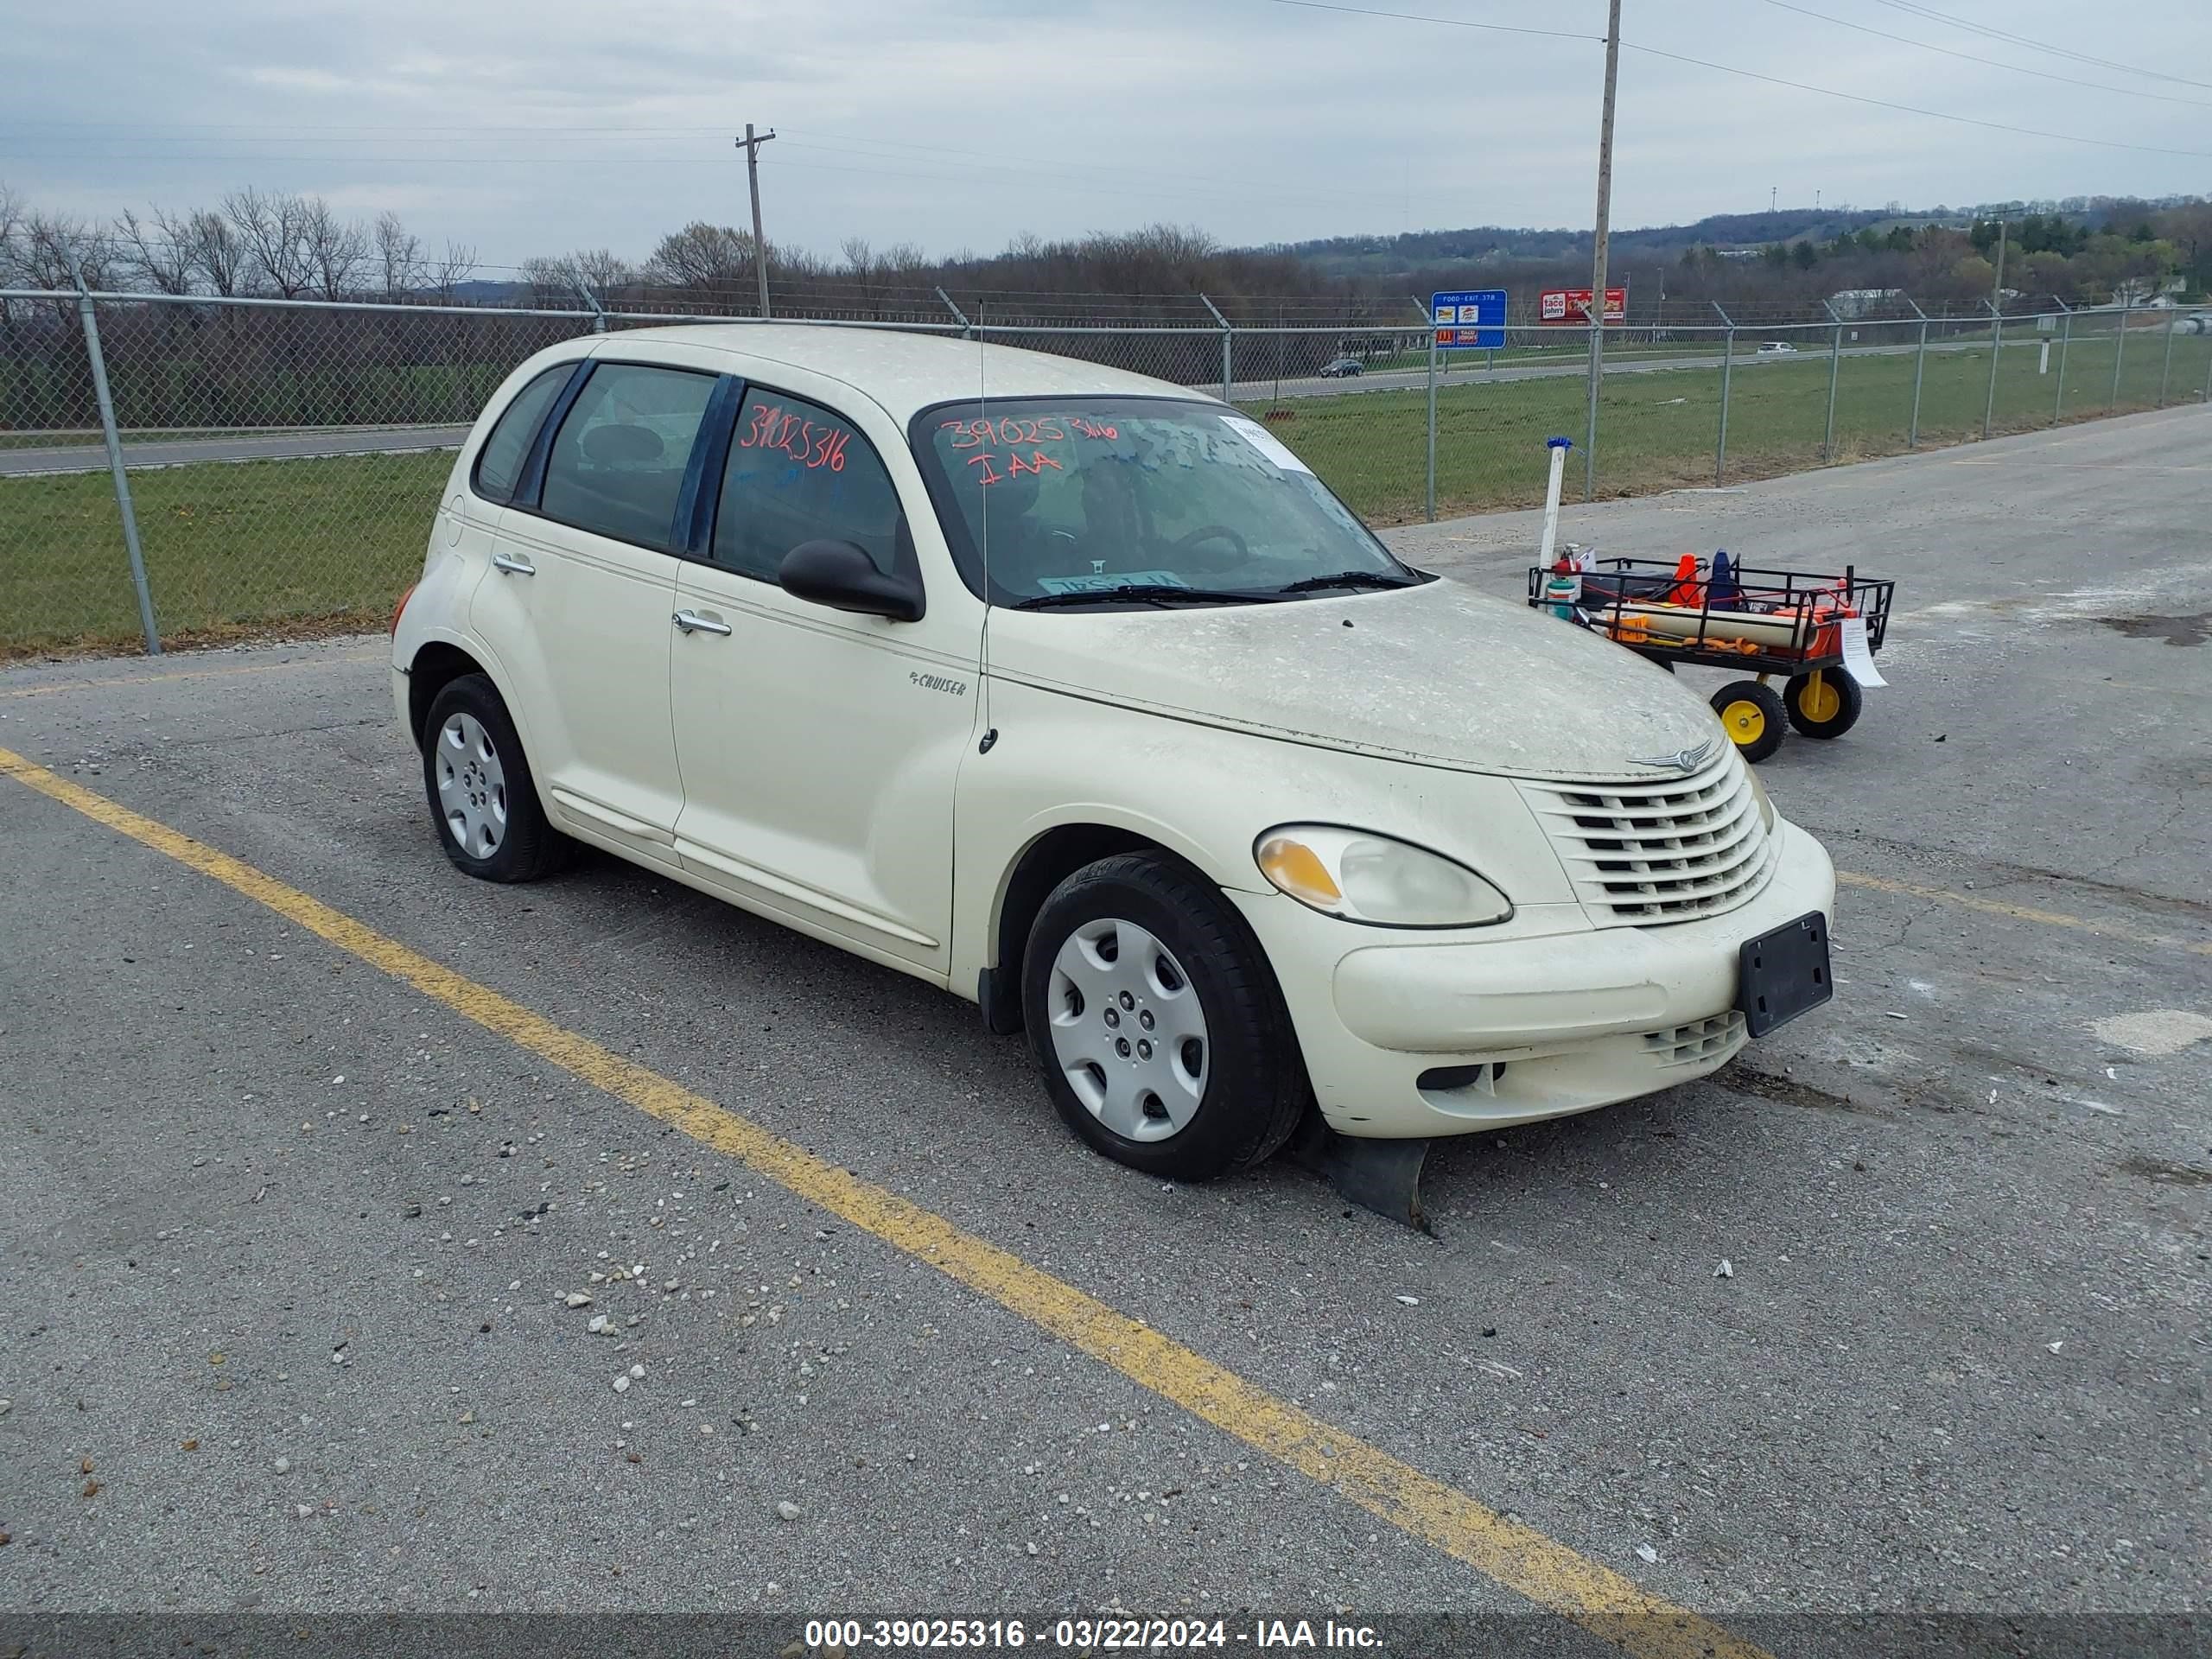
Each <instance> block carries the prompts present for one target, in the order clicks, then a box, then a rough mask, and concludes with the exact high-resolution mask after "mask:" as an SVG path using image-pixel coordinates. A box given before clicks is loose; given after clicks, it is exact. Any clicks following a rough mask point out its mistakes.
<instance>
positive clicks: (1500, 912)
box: [1252, 823, 1513, 927]
mask: <svg viewBox="0 0 2212 1659" xmlns="http://www.w3.org/2000/svg"><path fill="white" fill-rule="evenodd" d="M1252 856H1253V859H1254V861H1255V862H1257V863H1258V865H1259V867H1260V874H1262V875H1264V876H1266V877H1267V878H1268V881H1269V882H1270V883H1271V884H1273V886H1274V887H1275V889H1276V890H1277V891H1278V892H1281V893H1288V894H1289V895H1290V896H1291V897H1292V898H1294V899H1297V900H1298V902H1299V903H1300V904H1301V905H1307V906H1312V907H1313V909H1315V910H1318V911H1319V912H1322V913H1323V914H1325V915H1328V916H1336V917H1340V918H1343V919H1344V920H1345V921H1348V922H1365V923H1368V924H1370V925H1373V926H1376V927H1480V926H1483V925H1486V924H1488V923H1491V922H1502V921H1503V920H1504V919H1505V918H1507V917H1509V916H1510V915H1511V914H1512V913H1513V904H1512V901H1511V900H1510V899H1507V898H1506V896H1505V895H1504V894H1503V893H1500V892H1499V891H1498V890H1497V888H1496V887H1492V886H1491V884H1490V883H1489V882H1487V881H1485V880H1483V879H1482V877H1480V876H1479V875H1477V874H1475V873H1474V872H1473V871H1472V870H1471V869H1468V868H1465V866H1464V865H1460V864H1455V863H1453V862H1452V861H1451V860H1450V859H1448V858H1446V857H1445V856H1444V855H1442V854H1440V853H1432V852H1430V851H1429V850H1428V849H1427V848H1424V847H1415V846H1412V845H1410V844H1409V843H1408V842H1402V841H1395V840H1393V839H1391V838H1390V837H1389V836H1377V835H1373V834H1370V833H1369V832H1368V831H1366V830H1363V829H1339V828H1338V827H1336V826H1335V825H1333V824H1325V823H1286V824H1282V825H1281V826H1279V827H1278V828H1275V829H1270V830H1268V832H1267V833H1266V834H1265V835H1263V836H1261V837H1260V838H1259V840H1258V841H1257V842H1255V843H1254V845H1253V849H1252Z"/></svg>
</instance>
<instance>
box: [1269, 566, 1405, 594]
mask: <svg viewBox="0 0 2212 1659" xmlns="http://www.w3.org/2000/svg"><path fill="white" fill-rule="evenodd" d="M1412 586H1413V583H1411V582H1408V581H1407V580H1406V579H1405V578H1404V577H1403V576H1394V575H1389V574H1387V573H1386V572H1384V571H1381V570H1335V571H1332V572H1331V573H1330V574H1329V575H1325V576H1307V577H1306V578H1305V579H1304V580H1302V581H1300V582H1291V583H1289V584H1288V585H1287V586H1286V587H1282V588H1276V589H1275V591H1276V592H1277V593H1279V594H1314V593H1319V592H1320V591H1321V590H1322V589H1323V588H1410V587H1412Z"/></svg>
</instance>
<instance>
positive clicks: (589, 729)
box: [470, 360, 721, 857]
mask: <svg viewBox="0 0 2212 1659" xmlns="http://www.w3.org/2000/svg"><path fill="white" fill-rule="evenodd" d="M720 384H721V382H720V381H719V380H718V378H717V377H716V376H715V374H713V373H712V372H702V371H699V370H695V369H690V368H684V367H680V366H676V365H664V364H658V363H646V362H610V361H605V360H598V361H594V363H593V365H592V366H591V370H590V372H589V373H588V376H587V377H586V378H584V379H583V380H582V382H581V384H578V385H571V386H570V387H569V389H568V390H567V391H565V392H564V393H563V398H562V400H561V402H560V403H559V404H556V406H555V408H554V409H553V410H552V414H551V418H550V421H549V422H548V423H547V425H546V427H545V428H544V429H543V431H542V432H541V433H540V435H539V436H538V440H537V445H536V447H535V448H534V449H533V451H532V453H531V457H530V460H529V461H528V462H527V463H526V466H525V469H524V477H523V479H522V480H521V483H520V484H519V486H518V489H517V491H516V495H515V499H514V500H513V501H512V503H511V504H510V505H508V507H507V508H506V510H505V513H504V514H503V515H502V517H501V519H500V523H499V532H498V537H499V540H498V547H497V549H496V553H495V557H494V560H493V569H492V570H491V572H490V573H489V574H488V575H486V576H485V578H484V579H483V581H482V582H480V584H479V585H478V587H477V589H476V594H475V599H474V604H473V606H472V608H471V614H470V620H471V622H472V624H473V625H474V628H475V630H476V632H478V633H479V634H480V636H482V637H483V638H484V639H485V640H486V643H487V644H489V645H491V646H492V647H493V650H494V651H495V652H497V654H498V656H499V659H500V662H501V664H502V665H503V666H504V668H505V672H506V675H507V677H508V681H509V684H510V689H511V690H512V694H513V696H514V698H515V700H516V701H517V702H518V704H519V706H518V708H516V709H514V711H513V712H514V714H515V715H516V718H517V721H518V723H519V724H520V726H521V728H522V732H523V737H524V742H525V744H526V745H527V746H528V748H529V753H530V759H531V766H532V767H533V769H534V770H535V771H536V772H537V778H538V782H539V785H540V786H541V788H542V789H543V791H544V792H545V793H546V794H547V795H548V796H549V797H550V798H551V802H552V804H553V807H554V810H555V811H556V815H558V816H560V817H564V818H567V819H569V820H570V821H572V822H575V823H579V824H581V825H582V827H584V828H587V829H592V830H595V831H597V832H598V833H600V834H601V835H602V836H607V837H608V838H609V839H611V840H613V841H615V842H619V843H620V844H622V845H625V846H628V847H632V848H634V849H638V850H641V851H645V852H648V853H658V855H660V856H662V857H667V856H670V853H669V849H670V848H671V843H672V841H673V836H674V830H675V826H676V818H677V811H678V810H679V809H680V808H681V806H682V804H683V786H682V784H681V782H680V780H679V779H678V777H677V766H676V740H675V734H674V732H673V730H672V728H671V723H670V718H669V708H668V670H669V640H670V635H671V632H672V630H671V626H670V623H669V617H670V614H671V612H672V611H673V610H674V608H675V599H676V570H677V557H676V552H675V550H676V549H677V546H679V545H680V544H681V539H682V531H681V530H680V529H679V525H682V526H683V527H685V528H688V524H689V517H690V508H691V503H692V500H693V499H694V495H695V493H696V488H697V478H696V467H695V466H694V465H693V458H694V452H695V451H696V448H697V447H698V442H699V437H700V433H701V429H702V426H703V425H704V423H705V422H706V417H707V413H708V410H709V405H710V404H712V403H713V402H714V400H715V392H716V389H717V386H718V385H720Z"/></svg>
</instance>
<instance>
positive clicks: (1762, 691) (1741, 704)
mask: <svg viewBox="0 0 2212 1659" xmlns="http://www.w3.org/2000/svg"><path fill="white" fill-rule="evenodd" d="M1713 713H1715V714H1716V715H1719V716H1720V725H1721V729H1722V730H1724V731H1726V733H1727V734H1728V740H1729V741H1731V742H1732V743H1733V744H1734V745H1735V746H1736V750H1737V753H1739V754H1741V755H1742V756H1743V757H1744V759H1745V760H1749V761H1751V763H1752V764H1754V765H1757V764H1758V762H1759V761H1761V760H1765V759H1766V758H1767V756H1769V755H1770V754H1772V753H1774V752H1775V751H1776V750H1777V749H1778V748H1780V747H1782V734H1783V733H1784V732H1785V731H1787V730H1789V719H1788V716H1787V715H1784V714H1783V708H1782V699H1781V698H1780V697H1779V696H1776V695H1775V691H1774V688H1773V687H1772V686H1770V685H1761V684H1760V683H1758V681H1757V680H1732V681H1731V682H1729V683H1727V684H1726V685H1724V686H1722V687H1721V688H1720V689H1719V690H1718V691H1716V692H1714V693H1713Z"/></svg>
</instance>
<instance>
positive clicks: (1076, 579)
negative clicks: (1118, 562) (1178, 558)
mask: <svg viewBox="0 0 2212 1659" xmlns="http://www.w3.org/2000/svg"><path fill="white" fill-rule="evenodd" d="M1037 585H1038V586H1039V588H1043V589H1044V590H1045V591H1046V593H1048V594H1103V593H1109V592H1110V591H1112V590H1113V589H1114V588H1187V587H1189V586H1190V585H1191V584H1190V583H1189V582H1185V581H1184V580H1183V578H1182V577H1180V576H1179V575H1176V574H1175V573H1174V572H1173V570H1122V571H1117V572H1116V573H1115V574H1114V575H1096V576H1039V577H1038V578H1037Z"/></svg>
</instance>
